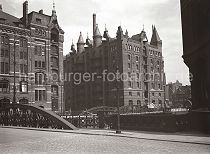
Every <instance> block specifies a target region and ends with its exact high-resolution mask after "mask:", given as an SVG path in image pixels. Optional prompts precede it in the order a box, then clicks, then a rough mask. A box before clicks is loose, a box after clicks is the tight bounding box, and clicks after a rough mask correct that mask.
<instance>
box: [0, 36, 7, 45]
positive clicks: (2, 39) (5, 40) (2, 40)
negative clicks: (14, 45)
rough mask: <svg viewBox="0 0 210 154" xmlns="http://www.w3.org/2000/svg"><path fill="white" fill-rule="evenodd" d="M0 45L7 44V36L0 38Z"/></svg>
mask: <svg viewBox="0 0 210 154" xmlns="http://www.w3.org/2000/svg"><path fill="white" fill-rule="evenodd" d="M1 44H2V45H8V44H9V37H8V36H4V35H3V36H1Z"/></svg>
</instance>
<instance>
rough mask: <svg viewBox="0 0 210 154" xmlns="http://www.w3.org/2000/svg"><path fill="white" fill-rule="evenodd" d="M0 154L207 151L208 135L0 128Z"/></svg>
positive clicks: (209, 146)
mask: <svg viewBox="0 0 210 154" xmlns="http://www.w3.org/2000/svg"><path fill="white" fill-rule="evenodd" d="M0 153H1V154H4V153H15V154H16V153H21V154H22V153H50V154H51V153H52V154H53V153H59V154H63V153H70V154H71V153H90V154H92V153H93V154H94V153H97V154H100V153H108V154H110V153H138V154H141V153H154V154H156V153H161V154H162V153H172V154H173V153H178V154H182V153H190V154H192V153H193V154H197V153H200V154H205V153H210V137H208V136H200V135H196V136H195V135H190V134H187V135H186V134H185V135H184V134H169V133H152V132H134V131H122V134H115V131H113V130H91V129H79V130H49V129H31V128H16V127H0Z"/></svg>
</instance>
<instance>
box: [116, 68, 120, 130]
mask: <svg viewBox="0 0 210 154" xmlns="http://www.w3.org/2000/svg"><path fill="white" fill-rule="evenodd" d="M116 70H117V72H118V71H119V68H118V66H117V69H116ZM116 83H117V84H116V88H117V89H116V90H117V91H116V92H117V130H116V134H120V133H121V130H120V98H119V84H118V76H117V79H116Z"/></svg>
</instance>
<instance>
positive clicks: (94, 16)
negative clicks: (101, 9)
mask: <svg viewBox="0 0 210 154" xmlns="http://www.w3.org/2000/svg"><path fill="white" fill-rule="evenodd" d="M95 29H96V14H95V13H94V14H93V37H94V36H95Z"/></svg>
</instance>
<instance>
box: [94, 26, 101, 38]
mask: <svg viewBox="0 0 210 154" xmlns="http://www.w3.org/2000/svg"><path fill="white" fill-rule="evenodd" d="M95 36H101V33H100V31H99V28H98V25H96V29H95Z"/></svg>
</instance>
